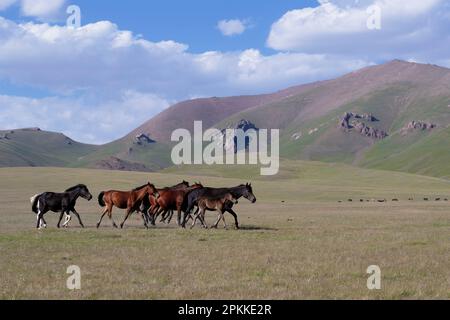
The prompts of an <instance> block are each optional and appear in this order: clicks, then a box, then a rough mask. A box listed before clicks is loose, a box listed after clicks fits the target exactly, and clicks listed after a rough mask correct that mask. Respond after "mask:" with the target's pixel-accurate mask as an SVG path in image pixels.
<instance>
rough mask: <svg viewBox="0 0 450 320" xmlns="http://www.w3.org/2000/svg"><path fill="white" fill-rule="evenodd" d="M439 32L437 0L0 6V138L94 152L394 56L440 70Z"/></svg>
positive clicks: (48, 0) (444, 58) (103, 0)
mask: <svg viewBox="0 0 450 320" xmlns="http://www.w3.org/2000/svg"><path fill="white" fill-rule="evenodd" d="M70 4H76V5H78V6H79V7H80V8H81V12H82V21H81V24H82V26H81V28H78V29H73V28H68V27H67V26H66V25H65V19H66V17H67V15H66V13H65V11H66V8H67V6H68V5H70ZM448 30H450V10H449V4H448V2H447V1H445V0H410V1H408V5H407V6H405V5H404V3H403V2H402V1H396V0H320V1H300V0H297V1H295V0H282V1H280V0H277V1H275V0H264V1H259V2H256V1H242V0H241V1H237V0H227V1H225V0H214V1H212V0H209V1H206V0H190V1H184V0H166V1H138V0H128V1H107V0H96V1H92V0H91V1H88V0H78V1H68V0H0V106H1V107H0V129H7V128H8V129H11V128H18V127H28V126H33V127H34V126H38V127H41V128H42V129H45V130H53V131H61V132H64V133H65V134H67V135H69V136H71V137H73V138H75V139H77V140H80V141H83V142H88V143H104V142H108V141H111V140H113V139H117V138H120V137H121V136H123V135H125V134H126V133H128V132H129V131H131V130H132V129H134V128H135V127H137V126H138V125H140V124H141V123H142V122H144V121H146V120H148V119H149V118H151V117H152V116H154V115H156V114H157V113H159V112H161V111H163V110H164V109H165V108H167V107H169V106H170V105H172V104H174V103H176V102H178V101H181V100H186V99H192V98H196V97H205V96H227V95H240V94H256V93H266V92H271V91H276V90H279V89H283V88H285V87H288V86H292V85H297V84H302V83H307V82H311V81H316V80H323V79H329V78H333V77H337V76H339V75H342V74H345V73H347V72H351V71H353V70H356V69H359V68H362V67H365V66H368V65H373V64H378V63H384V62H386V61H389V60H392V59H397V58H398V59H404V60H409V61H416V62H423V63H435V64H439V65H443V66H450V58H449V56H450V49H449V48H450V45H449V44H450V37H449V34H448ZM111 114H114V115H115V116H114V117H113V116H111ZM118 119H120V120H118Z"/></svg>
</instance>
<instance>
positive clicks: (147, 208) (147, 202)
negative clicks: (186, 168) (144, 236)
mask: <svg viewBox="0 0 450 320" xmlns="http://www.w3.org/2000/svg"><path fill="white" fill-rule="evenodd" d="M188 187H189V182H187V181H184V180H183V182H181V183H179V184H176V185H174V186H172V187H167V188H164V189H156V190H157V191H158V193H159V194H161V193H162V192H164V191H166V190H169V189H170V190H178V189H185V188H188ZM156 205H157V203H156V198H155V197H153V196H151V195H149V196H148V197H145V198H144V199H143V200H142V204H141V205H140V208H139V211H140V212H141V213H142V214H143V215H144V217H145V218H146V220H147V223H148V222H150V223H151V224H152V225H155V221H154V219H151V218H152V217H151V216H150V215H149V213H150V212H151V211H152V209H153V208H154V206H156Z"/></svg>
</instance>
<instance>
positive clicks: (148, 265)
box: [0, 161, 450, 299]
mask: <svg viewBox="0 0 450 320" xmlns="http://www.w3.org/2000/svg"><path fill="white" fill-rule="evenodd" d="M255 173H256V168H251V169H239V168H237V167H236V168H230V169H227V170H224V169H218V168H207V167H201V168H197V167H195V168H194V167H185V168H178V169H171V170H167V171H165V172H163V173H150V174H149V173H130V172H108V171H96V170H85V169H56V168H14V169H9V168H4V169H0V252H1V258H0V270H1V273H0V298H1V299H44V298H50V299H106V298H108V299H109V298H111V299H134V298H137V299H182V298H183V299H184V298H186V299H339V298H343V299H411V298H420V299H449V298H450V269H449V268H448V266H449V262H450V239H449V231H450V202H446V201H434V199H435V198H437V197H439V198H441V199H445V198H449V197H450V183H449V182H448V181H446V180H440V179H437V178H429V177H423V176H416V175H409V174H404V173H392V172H385V171H376V170H364V169H358V168H353V167H347V166H344V165H333V164H321V163H312V162H296V161H287V162H283V164H282V170H281V172H280V175H279V176H278V177H276V178H256V179H252V177H254V174H255ZM225 176H227V177H229V178H224V177H225ZM183 179H186V180H189V181H191V182H194V181H197V180H200V181H201V182H202V183H203V184H205V185H211V186H233V185H237V184H240V183H243V182H247V181H250V180H251V181H252V182H253V185H254V191H255V194H256V196H257V198H258V201H257V203H256V204H254V205H252V204H250V203H249V202H247V201H246V200H241V201H240V203H239V205H238V206H237V212H238V214H239V218H240V221H241V224H242V227H243V229H242V230H239V231H237V230H223V229H219V230H202V229H199V228H195V229H193V230H180V229H178V228H177V227H175V225H171V226H166V225H157V227H156V228H153V229H150V230H145V229H144V228H143V226H142V223H141V221H140V218H139V217H138V216H137V215H136V216H134V217H133V218H132V219H131V220H130V223H129V224H128V225H127V226H126V228H125V229H124V230H114V229H112V228H111V226H110V223H109V221H107V220H104V225H103V227H102V228H101V229H100V230H97V229H95V228H94V226H95V223H96V222H97V220H98V218H99V207H98V205H97V203H96V201H95V199H94V200H93V201H91V202H86V201H85V200H80V201H79V206H78V209H79V212H80V213H81V215H82V219H83V220H84V222H85V225H86V226H87V228H86V229H84V230H82V229H80V228H79V227H78V225H77V223H76V221H75V220H72V222H71V228H69V229H67V230H57V229H56V228H55V225H56V222H57V221H56V220H57V216H56V215H52V214H50V213H49V214H48V216H47V222H48V223H49V228H48V229H47V230H43V231H37V230H35V229H34V227H35V221H36V219H35V217H34V215H33V214H32V213H31V210H30V205H29V200H28V199H29V197H30V196H31V195H33V194H35V193H38V192H42V191H60V190H61V191H62V190H64V189H65V188H67V187H69V186H72V185H75V184H77V183H85V184H87V185H88V186H89V187H90V189H91V192H92V193H93V194H94V197H95V198H96V196H97V194H98V192H99V191H101V190H108V189H111V188H114V189H125V190H126V189H130V188H131V187H135V186H138V185H141V184H143V183H145V182H146V181H147V180H150V181H151V182H153V183H155V184H156V185H158V186H166V185H172V184H175V183H177V182H180V181H181V180H183ZM410 197H413V198H414V201H408V198H410ZM424 197H429V198H430V199H432V200H433V201H428V202H426V201H423V198H424ZM349 198H351V199H353V202H348V201H347V200H348V199H349ZM384 198H386V199H388V200H389V201H388V202H387V203H378V202H359V201H360V199H364V200H366V199H384ZM393 198H398V199H399V200H400V201H399V202H392V201H390V200H392V199H393ZM339 200H343V201H344V202H342V203H338V201H339ZM114 217H115V220H116V222H117V221H119V222H120V221H121V220H122V219H123V212H119V211H117V210H116V211H115V212H114ZM213 218H215V215H212V214H209V222H210V223H211V222H212V219H213ZM227 222H228V223H230V224H231V222H232V219H231V217H230V216H228V217H227ZM70 265H78V266H79V267H80V268H81V273H82V289H81V290H79V291H70V290H68V289H67V288H66V279H67V277H68V276H69V275H68V274H66V269H67V267H68V266H70ZM370 265H378V266H380V268H381V271H382V289H381V290H378V291H377V290H375V291H370V290H368V289H367V286H366V282H367V278H368V275H367V274H366V269H367V267H368V266H370Z"/></svg>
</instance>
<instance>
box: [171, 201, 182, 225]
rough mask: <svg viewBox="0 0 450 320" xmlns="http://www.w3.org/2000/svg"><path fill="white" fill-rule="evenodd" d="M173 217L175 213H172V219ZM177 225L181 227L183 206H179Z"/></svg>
mask: <svg viewBox="0 0 450 320" xmlns="http://www.w3.org/2000/svg"><path fill="white" fill-rule="evenodd" d="M172 217H173V211H172V216H171V217H170V218H171V219H172ZM177 225H178V226H181V205H179V206H178V212H177Z"/></svg>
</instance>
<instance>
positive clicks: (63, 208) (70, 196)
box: [30, 184, 92, 229]
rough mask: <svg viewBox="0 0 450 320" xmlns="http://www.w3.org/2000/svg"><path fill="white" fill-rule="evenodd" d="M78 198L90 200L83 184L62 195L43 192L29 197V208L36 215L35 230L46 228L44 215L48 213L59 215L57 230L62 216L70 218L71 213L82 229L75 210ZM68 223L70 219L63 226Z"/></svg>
mask: <svg viewBox="0 0 450 320" xmlns="http://www.w3.org/2000/svg"><path fill="white" fill-rule="evenodd" d="M79 197H82V198H84V199H86V200H88V201H90V200H91V199H92V195H91V193H90V192H89V189H88V188H87V187H86V186H85V185H84V184H79V185H76V186H74V187H72V188H69V189H67V190H66V191H65V192H63V193H54V192H44V193H41V194H37V195H34V196H33V197H31V199H30V201H31V207H32V210H33V212H34V213H36V215H37V225H36V228H38V229H41V228H46V227H47V222H46V221H45V219H44V215H45V214H46V213H47V212H49V211H52V212H55V213H58V212H59V213H61V214H60V216H59V221H58V228H60V225H61V220H62V218H63V216H64V214H67V216H68V217H70V214H71V213H73V214H75V216H76V217H77V218H78V221H79V223H80V225H81V227H83V228H84V225H83V222H82V221H81V218H80V215H79V214H78V212H77V211H76V210H75V205H76V202H77V200H78V198H79ZM69 221H70V219H68V220H66V222H65V223H64V226H67V224H68V223H69Z"/></svg>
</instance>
